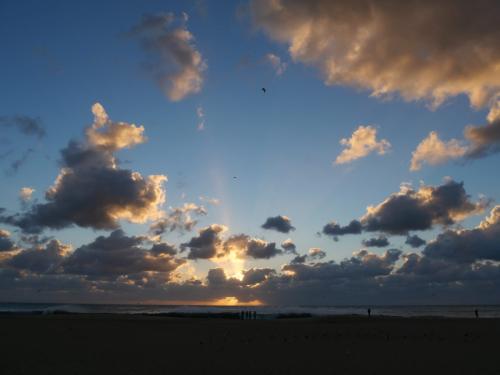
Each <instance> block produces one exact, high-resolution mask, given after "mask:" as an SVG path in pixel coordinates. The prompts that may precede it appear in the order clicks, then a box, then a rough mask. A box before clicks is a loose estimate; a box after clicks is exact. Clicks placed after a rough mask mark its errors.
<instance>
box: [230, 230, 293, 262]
mask: <svg viewBox="0 0 500 375" xmlns="http://www.w3.org/2000/svg"><path fill="white" fill-rule="evenodd" d="M223 249H224V253H225V254H229V253H231V252H234V253H236V255H237V256H238V257H239V258H245V257H250V258H254V259H269V258H273V257H275V256H277V255H281V254H283V250H282V249H280V248H278V247H276V243H275V242H267V241H265V240H263V239H260V238H252V237H250V236H248V235H246V234H236V235H233V236H231V237H229V238H228V239H227V240H226V241H224V244H223ZM286 251H291V250H290V247H289V249H288V250H286Z"/></svg>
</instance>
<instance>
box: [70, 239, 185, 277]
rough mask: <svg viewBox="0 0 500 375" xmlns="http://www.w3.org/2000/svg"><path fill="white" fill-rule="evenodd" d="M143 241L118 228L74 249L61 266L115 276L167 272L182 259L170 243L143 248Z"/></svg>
mask: <svg viewBox="0 0 500 375" xmlns="http://www.w3.org/2000/svg"><path fill="white" fill-rule="evenodd" d="M144 241H145V237H136V236H127V235H125V233H124V232H123V231H122V230H120V229H119V230H116V231H114V232H112V233H111V234H110V235H109V236H107V237H105V236H99V237H97V238H96V239H95V240H94V241H93V242H91V243H89V244H87V245H83V246H81V247H79V248H77V249H76V250H75V251H74V252H73V253H72V254H71V255H70V256H69V257H68V258H67V259H65V260H64V262H63V263H62V267H63V269H64V272H65V273H67V274H77V275H85V276H89V277H118V276H120V275H129V274H137V273H143V272H162V273H164V274H169V273H171V272H173V271H174V270H176V269H177V268H178V267H179V266H181V265H182V264H183V263H184V262H185V261H184V260H182V259H177V258H175V257H174V255H175V249H173V248H172V246H171V245H168V244H155V245H153V247H152V248H151V249H146V248H144V247H143V246H142V244H143V243H144Z"/></svg>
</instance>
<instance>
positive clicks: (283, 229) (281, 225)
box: [261, 215, 295, 233]
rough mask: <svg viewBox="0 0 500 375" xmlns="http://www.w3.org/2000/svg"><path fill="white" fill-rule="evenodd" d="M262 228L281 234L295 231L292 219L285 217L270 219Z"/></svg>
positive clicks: (279, 216)
mask: <svg viewBox="0 0 500 375" xmlns="http://www.w3.org/2000/svg"><path fill="white" fill-rule="evenodd" d="M261 227H262V228H264V229H269V230H275V231H277V232H280V233H289V232H290V231H293V230H295V227H294V226H292V223H291V221H290V218H288V217H287V216H283V215H278V216H274V217H268V218H267V219H266V222H265V223H264V224H262V225H261Z"/></svg>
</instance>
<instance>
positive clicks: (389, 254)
mask: <svg viewBox="0 0 500 375" xmlns="http://www.w3.org/2000/svg"><path fill="white" fill-rule="evenodd" d="M400 255H401V251H400V250H397V249H390V250H387V251H386V252H385V253H384V254H383V255H381V256H380V255H376V254H373V253H370V252H368V251H366V250H361V251H359V252H357V253H355V254H354V256H353V257H351V258H349V259H345V260H343V261H341V262H340V263H336V262H335V261H330V262H325V263H313V264H311V265H305V264H289V265H285V266H284V267H283V271H286V272H289V273H292V275H293V279H294V280H307V279H311V278H314V279H325V280H329V279H330V280H333V279H344V278H347V279H358V278H366V277H375V276H380V275H388V274H389V273H390V272H391V271H392V270H393V268H394V265H395V263H396V261H397V260H398V259H399V257H400Z"/></svg>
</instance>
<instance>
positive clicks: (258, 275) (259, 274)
mask: <svg viewBox="0 0 500 375" xmlns="http://www.w3.org/2000/svg"><path fill="white" fill-rule="evenodd" d="M274 275H276V271H275V270H274V269H272V268H251V269H249V270H247V271H245V272H244V273H243V280H241V283H242V284H243V285H255V284H259V283H261V282H263V281H265V280H267V279H268V278H269V277H271V276H274Z"/></svg>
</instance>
